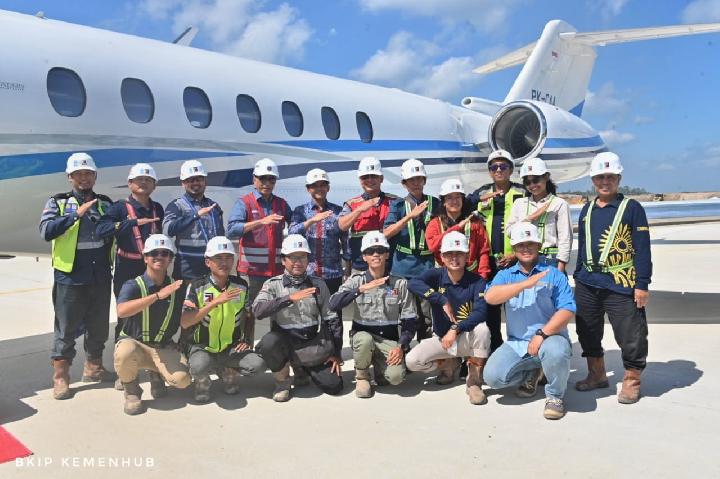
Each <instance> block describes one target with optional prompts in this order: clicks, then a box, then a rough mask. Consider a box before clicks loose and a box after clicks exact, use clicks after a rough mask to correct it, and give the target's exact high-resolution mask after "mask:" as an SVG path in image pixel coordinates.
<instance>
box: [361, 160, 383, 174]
mask: <svg viewBox="0 0 720 479" xmlns="http://www.w3.org/2000/svg"><path fill="white" fill-rule="evenodd" d="M382 174H383V173H382V166H381V165H380V160H378V159H377V158H375V157H374V156H366V157H365V158H363V159H362V160H360V164H359V165H358V170H357V175H358V178H360V177H361V176H365V175H375V176H382Z"/></svg>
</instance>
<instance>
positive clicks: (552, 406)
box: [543, 398, 565, 419]
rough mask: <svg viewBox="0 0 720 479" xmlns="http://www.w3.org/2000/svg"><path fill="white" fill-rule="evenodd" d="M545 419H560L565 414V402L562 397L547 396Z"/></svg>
mask: <svg viewBox="0 0 720 479" xmlns="http://www.w3.org/2000/svg"><path fill="white" fill-rule="evenodd" d="M543 416H545V419H560V418H562V417H563V416H565V403H563V400H562V399H555V398H549V399H546V400H545V410H544V411H543Z"/></svg>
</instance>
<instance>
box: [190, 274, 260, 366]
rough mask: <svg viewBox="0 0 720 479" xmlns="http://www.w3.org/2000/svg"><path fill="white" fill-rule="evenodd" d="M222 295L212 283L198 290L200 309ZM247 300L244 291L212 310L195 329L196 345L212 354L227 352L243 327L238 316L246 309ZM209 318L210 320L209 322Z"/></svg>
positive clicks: (245, 291)
mask: <svg viewBox="0 0 720 479" xmlns="http://www.w3.org/2000/svg"><path fill="white" fill-rule="evenodd" d="M229 286H230V285H229ZM243 289H244V288H243ZM221 294H222V292H221V291H220V290H219V289H217V288H216V287H215V285H213V284H212V283H208V284H207V285H205V286H203V287H201V288H198V290H197V302H198V309H202V308H204V307H205V305H206V304H207V303H209V302H210V301H212V300H213V299H214V298H217V297H218V296H220V295H221ZM246 298H247V290H244V291H242V292H241V293H240V295H238V297H237V298H234V299H232V300H230V301H228V302H226V303H223V304H220V305H218V306H215V307H214V308H213V309H212V310H210V312H209V313H208V316H207V317H206V318H204V319H203V321H202V322H201V323H200V324H198V325H197V326H196V328H195V332H194V333H193V339H194V340H195V343H196V344H200V345H204V346H205V351H208V352H211V353H219V352H222V351H225V349H227V348H228V346H230V345H232V343H233V339H234V337H235V331H236V328H238V327H242V326H243V325H242V324H241V320H240V319H238V316H239V315H240V313H241V312H242V311H243V309H245V301H246ZM208 317H209V320H207V318H208Z"/></svg>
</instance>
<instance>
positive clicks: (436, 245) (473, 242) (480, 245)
mask: <svg viewBox="0 0 720 479" xmlns="http://www.w3.org/2000/svg"><path fill="white" fill-rule="evenodd" d="M451 231H460V232H461V233H464V234H465V237H466V238H467V239H468V241H469V243H470V252H469V255H468V264H467V270H468V271H470V272H472V273H477V274H479V275H480V276H482V277H483V279H487V278H488V276H489V275H490V246H489V244H488V238H487V232H486V231H485V226H483V223H482V221H481V220H480V218H479V217H478V216H477V215H474V214H473V212H472V205H471V204H470V202H469V201H468V200H467V198H466V197H465V190H464V189H463V185H462V182H461V181H460V180H457V179H450V180H445V181H444V182H443V184H442V185H441V186H440V208H439V210H438V214H437V215H436V216H435V217H434V218H433V219H432V220H430V223H428V226H427V229H426V230H425V239H426V240H427V244H428V247H429V248H430V251H432V252H433V254H434V255H435V261H436V262H437V264H439V265H440V266H442V265H443V261H442V257H441V256H440V245H441V243H442V239H443V236H445V235H446V234H447V233H449V232H451Z"/></svg>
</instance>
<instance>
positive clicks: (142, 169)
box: [128, 163, 157, 181]
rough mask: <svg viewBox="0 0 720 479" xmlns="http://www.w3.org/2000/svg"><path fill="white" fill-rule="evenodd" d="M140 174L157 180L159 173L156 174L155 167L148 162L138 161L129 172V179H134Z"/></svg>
mask: <svg viewBox="0 0 720 479" xmlns="http://www.w3.org/2000/svg"><path fill="white" fill-rule="evenodd" d="M139 176H149V177H150V178H152V179H153V180H155V181H157V175H156V174H155V168H153V167H152V166H150V165H148V164H147V163H138V164H136V165H133V167H132V168H130V173H128V180H134V179H135V178H137V177H139Z"/></svg>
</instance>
